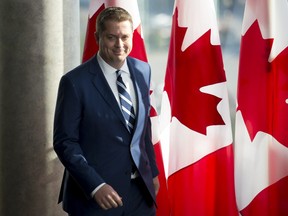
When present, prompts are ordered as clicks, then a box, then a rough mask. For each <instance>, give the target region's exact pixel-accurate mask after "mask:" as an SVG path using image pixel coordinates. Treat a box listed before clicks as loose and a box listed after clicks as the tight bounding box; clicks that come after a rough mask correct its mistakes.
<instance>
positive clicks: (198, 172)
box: [160, 0, 238, 216]
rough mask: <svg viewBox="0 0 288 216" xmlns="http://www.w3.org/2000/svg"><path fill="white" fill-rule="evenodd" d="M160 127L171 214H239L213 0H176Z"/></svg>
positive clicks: (225, 90)
mask: <svg viewBox="0 0 288 216" xmlns="http://www.w3.org/2000/svg"><path fill="white" fill-rule="evenodd" d="M160 127H161V131H162V134H161V144H162V149H163V158H164V162H165V163H164V164H165V166H166V167H167V166H168V169H167V173H168V193H169V196H170V203H171V211H172V216H191V215H194V216H204V215H205V216H214V215H215V216H216V215H217V216H218V215H219V216H220V215H221V216H234V215H238V210H237V208H236V199H235V191H234V161H233V160H234V158H233V146H232V143H233V140H232V130H231V120H230V112H229V103H228V91H227V83H226V76H225V71H224V66H223V61H222V52H221V47H220V39H219V32H218V27H217V20H216V13H215V6H214V1H213V0H201V1H199V0H175V4H174V12H173V21H172V31H171V41H170V48H169V55H168V63H167V70H166V76H165V86H164V92H163V96H162V106H161V126H160ZM167 155H168V157H167ZM167 158H168V161H166V160H165V159H167ZM167 164H168V165H167Z"/></svg>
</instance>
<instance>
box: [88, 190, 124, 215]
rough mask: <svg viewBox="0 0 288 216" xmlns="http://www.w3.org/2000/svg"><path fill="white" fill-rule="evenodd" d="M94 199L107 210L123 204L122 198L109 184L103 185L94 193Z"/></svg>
mask: <svg viewBox="0 0 288 216" xmlns="http://www.w3.org/2000/svg"><path fill="white" fill-rule="evenodd" d="M93 198H94V200H95V201H96V202H97V203H98V205H99V206H100V207H101V208H102V209H105V210H108V209H110V208H117V207H119V206H123V202H122V198H121V197H120V196H119V195H118V193H117V192H116V191H115V190H114V189H113V188H112V187H111V186H110V185H108V184H105V185H103V186H102V187H101V188H100V189H99V190H98V191H97V192H96V193H95V195H94V197H93Z"/></svg>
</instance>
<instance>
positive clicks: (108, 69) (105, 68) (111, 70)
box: [97, 52, 130, 74]
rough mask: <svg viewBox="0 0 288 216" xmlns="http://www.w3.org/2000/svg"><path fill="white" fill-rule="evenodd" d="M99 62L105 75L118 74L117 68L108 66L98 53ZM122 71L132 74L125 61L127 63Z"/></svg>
mask: <svg viewBox="0 0 288 216" xmlns="http://www.w3.org/2000/svg"><path fill="white" fill-rule="evenodd" d="M97 60H98V62H99V65H100V68H101V69H102V71H103V73H104V74H112V73H115V72H116V70H117V69H116V68H114V67H112V66H111V65H109V64H107V63H106V62H105V61H104V59H103V58H102V57H101V56H100V54H99V52H98V53H97ZM120 70H121V71H122V72H125V73H127V74H130V73H129V68H128V65H127V61H126V59H125V62H124V64H123V65H122V67H121V68H120Z"/></svg>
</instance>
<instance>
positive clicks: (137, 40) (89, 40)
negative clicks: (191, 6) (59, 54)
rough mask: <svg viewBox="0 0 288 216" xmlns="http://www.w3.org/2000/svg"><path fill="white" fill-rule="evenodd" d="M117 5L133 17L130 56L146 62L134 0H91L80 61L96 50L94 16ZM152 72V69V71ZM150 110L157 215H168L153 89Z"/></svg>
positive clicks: (136, 4) (89, 56) (137, 10)
mask: <svg viewBox="0 0 288 216" xmlns="http://www.w3.org/2000/svg"><path fill="white" fill-rule="evenodd" d="M110 6H118V7H122V8H124V9H126V10H127V11H128V12H129V13H130V14H131V15H132V17H133V29H134V33H133V49H132V51H131V53H130V56H132V57H134V58H138V59H140V60H142V61H146V62H148V59H147V55H146V50H145V44H144V40H143V36H142V26H141V20H140V14H139V9H138V3H137V1H136V0H91V1H90V6H89V16H88V23H87V29H86V38H85V43H84V49H83V58H82V62H85V61H87V60H88V59H89V58H91V57H92V56H94V55H95V53H97V51H98V49H99V48H98V45H97V44H96V42H95V37H94V32H95V24H96V18H97V16H98V14H99V13H100V12H101V11H102V10H103V9H104V8H106V7H110ZM152 73H153V71H152ZM150 96H151V106H152V107H151V111H150V119H151V123H152V141H153V144H154V150H155V155H156V161H157V166H158V169H159V171H160V174H159V176H158V178H159V181H160V189H159V192H158V195H157V197H156V198H157V200H156V201H157V210H156V213H157V216H169V215H170V207H169V201H168V193H167V185H166V177H165V172H164V165H163V159H162V150H161V144H160V141H159V120H158V114H157V111H156V103H155V99H154V94H153V91H152V90H151V94H150Z"/></svg>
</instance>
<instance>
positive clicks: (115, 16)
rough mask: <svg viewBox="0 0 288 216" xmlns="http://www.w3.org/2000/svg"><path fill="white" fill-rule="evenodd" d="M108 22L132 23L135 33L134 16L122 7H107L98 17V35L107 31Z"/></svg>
mask: <svg viewBox="0 0 288 216" xmlns="http://www.w3.org/2000/svg"><path fill="white" fill-rule="evenodd" d="M106 21H116V22H123V21H129V22H130V23H131V28H132V31H133V20H132V16H131V15H130V14H129V13H128V11H126V10H125V9H123V8H121V7H107V8H105V9H104V10H103V11H101V13H100V14H99V15H98V16H97V19H96V35H97V37H99V35H100V34H101V33H102V32H103V31H105V28H106V26H105V22H106Z"/></svg>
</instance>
